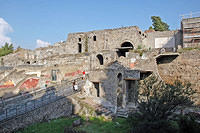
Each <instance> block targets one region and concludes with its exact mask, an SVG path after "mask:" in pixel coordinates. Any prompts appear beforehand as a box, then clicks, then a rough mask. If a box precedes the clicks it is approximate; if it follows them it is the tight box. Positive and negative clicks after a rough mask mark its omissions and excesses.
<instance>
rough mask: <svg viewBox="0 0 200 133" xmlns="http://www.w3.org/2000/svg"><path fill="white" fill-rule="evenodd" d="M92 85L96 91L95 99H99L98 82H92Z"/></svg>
mask: <svg viewBox="0 0 200 133" xmlns="http://www.w3.org/2000/svg"><path fill="white" fill-rule="evenodd" d="M93 84H94V87H95V89H96V92H97V95H96V96H97V97H100V89H99V82H93Z"/></svg>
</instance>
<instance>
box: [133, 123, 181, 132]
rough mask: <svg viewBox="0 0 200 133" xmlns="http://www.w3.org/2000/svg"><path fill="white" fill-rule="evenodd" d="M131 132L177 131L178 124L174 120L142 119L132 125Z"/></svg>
mask: <svg viewBox="0 0 200 133" xmlns="http://www.w3.org/2000/svg"><path fill="white" fill-rule="evenodd" d="M131 132H132V133H178V132H179V126H178V124H177V122H176V121H168V120H159V121H154V122H153V121H151V122H149V121H142V122H139V123H138V124H137V125H135V126H133V128H132V131H131Z"/></svg>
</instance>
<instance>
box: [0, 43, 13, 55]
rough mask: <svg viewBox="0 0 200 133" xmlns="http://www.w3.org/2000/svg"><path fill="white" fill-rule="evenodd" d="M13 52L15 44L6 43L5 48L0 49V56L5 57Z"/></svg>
mask: <svg viewBox="0 0 200 133" xmlns="http://www.w3.org/2000/svg"><path fill="white" fill-rule="evenodd" d="M12 52H13V44H12V43H11V44H8V43H7V42H6V43H5V45H4V46H2V47H1V48H0V56H5V55H8V54H10V53H12Z"/></svg>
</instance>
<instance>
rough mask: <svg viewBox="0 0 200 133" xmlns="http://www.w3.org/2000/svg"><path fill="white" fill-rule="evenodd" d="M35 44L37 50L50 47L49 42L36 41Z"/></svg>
mask: <svg viewBox="0 0 200 133" xmlns="http://www.w3.org/2000/svg"><path fill="white" fill-rule="evenodd" d="M36 43H37V46H36V47H37V48H39V47H47V46H49V45H51V44H50V43H49V42H45V41H42V40H40V39H38V40H36Z"/></svg>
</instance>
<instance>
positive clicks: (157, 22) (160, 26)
mask: <svg viewBox="0 0 200 133" xmlns="http://www.w3.org/2000/svg"><path fill="white" fill-rule="evenodd" d="M151 20H152V22H153V24H152V25H153V29H154V30H155V31H168V30H169V25H168V24H167V23H165V22H162V20H161V18H160V17H159V16H151ZM150 28H152V27H149V29H150Z"/></svg>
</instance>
